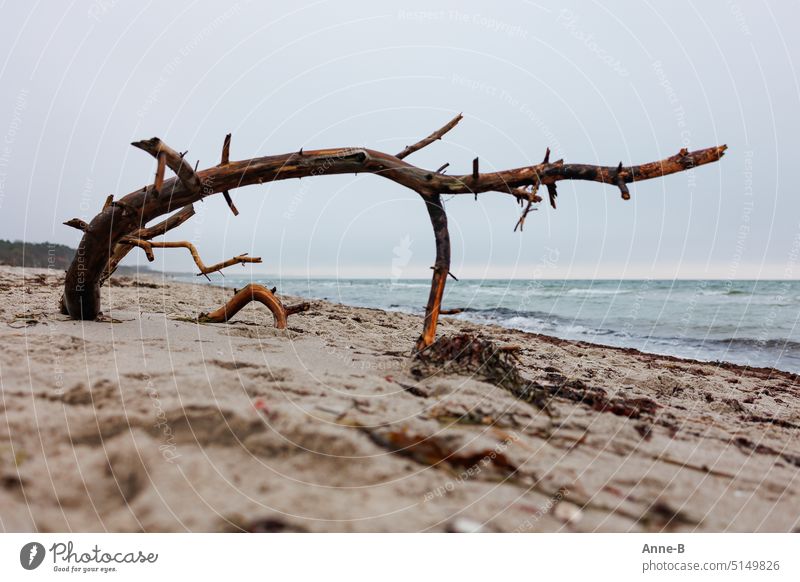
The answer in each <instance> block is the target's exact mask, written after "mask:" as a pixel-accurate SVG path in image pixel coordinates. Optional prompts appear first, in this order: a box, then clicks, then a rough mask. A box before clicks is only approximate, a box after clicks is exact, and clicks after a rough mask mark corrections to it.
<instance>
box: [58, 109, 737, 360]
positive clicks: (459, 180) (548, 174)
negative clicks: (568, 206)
mask: <svg viewBox="0 0 800 582" xmlns="http://www.w3.org/2000/svg"><path fill="white" fill-rule="evenodd" d="M460 119H461V116H460V115H459V116H456V117H455V118H454V119H453V120H451V121H450V122H449V123H447V124H446V125H445V126H443V127H442V128H441V129H439V130H437V131H435V132H434V133H432V134H431V135H430V136H428V137H427V138H425V139H423V140H421V141H419V142H417V143H416V144H413V145H411V146H408V147H407V148H405V149H404V150H403V151H402V152H400V153H399V154H397V155H391V154H386V153H383V152H379V151H375V150H371V149H367V148H334V149H322V150H308V151H304V150H302V149H301V150H300V151H298V152H294V153H288V154H282V155H273V156H265V157H260V158H253V159H249V160H242V161H230V159H229V155H230V140H229V139H227V138H226V140H225V143H224V144H223V153H222V162H221V163H220V164H219V165H217V166H214V167H211V168H207V169H205V170H201V171H197V172H196V171H195V170H193V169H192V167H191V166H190V165H189V163H188V162H187V161H186V160H185V159H184V156H183V155H182V154H179V153H178V152H176V151H174V150H172V149H171V148H169V147H168V146H166V145H165V144H164V143H163V142H162V141H161V140H160V139H158V138H152V139H149V140H145V141H141V142H136V143H134V145H135V146H136V147H138V148H140V149H142V150H144V151H146V152H148V153H149V154H151V155H153V156H154V157H156V159H159V156H160V155H162V154H163V159H164V164H165V165H166V166H167V167H169V168H170V169H171V170H172V171H173V172H175V174H176V176H177V177H176V178H170V179H168V180H164V181H163V184H161V191H162V192H168V193H169V196H164V195H161V196H156V195H155V188H154V187H144V188H140V189H139V190H136V191H134V192H132V193H131V194H128V195H127V196H124V197H123V198H121V199H120V200H118V201H113V198H110V199H109V201H108V203H107V204H106V206H105V207H104V208H103V210H102V211H101V212H100V213H99V214H98V215H97V216H95V218H94V219H93V220H92V221H91V223H90V224H89V225H88V227H87V228H86V230H85V232H84V235H83V238H82V239H81V243H80V245H79V249H78V252H77V253H76V256H75V259H74V260H73V262H72V264H71V265H70V268H69V270H68V272H67V277H66V282H65V289H64V305H65V308H66V310H67V311H68V313H69V315H70V316H71V317H73V318H75V319H94V318H95V317H96V316H97V314H98V313H99V312H100V285H101V284H102V282H103V281H104V280H105V277H106V276H107V273H109V272H110V271H113V267H115V266H116V264H117V263H118V262H119V260H121V257H124V255H125V254H126V253H127V252H128V251H129V250H130V248H132V246H131V242H132V241H146V240H147V239H146V238H145V237H142V236H137V234H140V233H141V230H142V229H143V228H144V225H146V224H147V223H148V222H150V221H151V220H154V219H156V218H158V217H159V216H162V215H164V214H167V213H169V212H172V211H174V210H175V209H178V208H181V207H184V209H185V208H188V207H190V206H191V205H192V204H193V203H194V202H197V201H198V200H201V199H203V198H204V197H206V196H209V195H211V194H214V193H226V192H229V191H230V190H233V189H235V188H238V187H242V186H248V185H251V184H262V183H265V182H272V181H277V180H287V179H293V178H303V177H308V176H321V175H334V174H360V173H372V174H375V175H377V176H380V177H382V178H386V179H388V180H392V181H393V182H396V183H398V184H400V185H402V186H405V187H407V188H410V189H411V190H413V191H414V192H416V193H418V194H419V195H420V196H421V197H422V199H423V201H424V202H425V204H426V207H427V209H428V214H429V216H430V219H431V225H432V226H433V231H434V239H435V242H436V261H435V264H434V267H433V278H432V282H431V293H430V296H429V300H428V305H427V307H426V310H425V324H424V328H423V332H422V335H421V336H420V339H419V341H418V342H417V347H418V348H420V349H424V348H425V347H426V346H428V345H430V344H431V342H432V341H433V338H434V336H435V333H436V323H437V320H438V316H439V312H440V309H441V300H442V295H443V293H444V286H445V282H446V280H447V276H448V273H449V272H450V241H449V233H448V230H447V216H446V213H445V209H444V205H443V202H442V196H443V195H458V194H474V195H476V196H477V195H478V194H479V193H482V192H501V193H503V194H508V195H511V196H513V197H515V199H516V200H517V201H519V202H520V203H522V204H523V207H524V210H523V213H522V216H521V218H520V220H519V221H518V227H519V228H521V227H522V226H523V224H524V222H525V217H526V216H527V215H528V214H529V212H530V211H531V210H532V209H533V208H532V206H533V204H536V203H538V202H540V201H541V198H540V197H539V196H538V194H537V193H536V192H537V190H538V188H539V187H540V186H542V185H544V186H545V187H546V188H547V191H548V194H549V198H550V204H551V205H552V206H553V207H555V206H556V196H557V192H556V189H555V188H556V183H557V182H560V181H562V180H584V181H591V182H599V183H602V184H608V185H611V186H615V187H616V188H618V189H619V190H620V192H621V194H622V197H623V198H625V199H627V198H629V197H630V192H629V190H628V184H631V183H633V182H640V181H643V180H649V179H651V178H658V177H661V176H666V175H668V174H674V173H676V172H682V171H685V170H691V169H694V168H696V167H698V166H702V165H704V164H709V163H712V162H716V161H717V160H719V159H720V158H721V157H722V156H723V154H724V153H725V149H726V146H724V145H722V146H717V147H712V148H707V149H702V150H697V151H694V152H689V151H687V150H685V149H682V150H681V151H680V152H678V154H676V155H674V156H671V157H669V158H666V159H664V160H661V161H657V162H650V163H647V164H642V165H637V166H624V165H622V164H618V165H616V166H596V165H590V164H566V163H564V162H563V160H558V161H556V162H550V152H549V150H548V151H547V153H546V155H545V158H544V160H543V161H542V163H540V164H536V165H532V166H524V167H520V168H514V169H510V170H502V171H498V172H485V173H481V172H480V168H479V161H478V158H475V160H474V161H473V167H472V172H471V173H469V174H463V175H455V174H453V175H448V174H444V173H442V170H443V169H444V167H442V168H440V169H439V171H431V170H426V169H423V168H419V167H417V166H413V165H411V164H409V163H407V162H405V161H404V160H403V158H405V157H407V156H408V155H410V154H411V153H413V152H415V151H418V150H420V149H421V148H423V147H425V146H427V145H429V144H431V143H433V142H434V141H436V140H438V139H441V137H442V136H443V135H444V134H445V133H447V132H448V131H450V130H451V129H452V128H453V127H455V125H456V124H457V123H458V122H459V121H460ZM229 197H230V196H228V198H229ZM230 205H231V210H234V208H235V207H233V206H232V202H230ZM181 212H183V211H181ZM178 214H180V213H178ZM168 220H169V219H168ZM167 226H169V225H167ZM152 228H156V227H152ZM136 246H141V245H136ZM151 246H155V245H151ZM238 258H241V257H238ZM235 259H237V257H235V258H234V259H232V260H234V262H239V261H236V260H235ZM215 266H216V265H215Z"/></svg>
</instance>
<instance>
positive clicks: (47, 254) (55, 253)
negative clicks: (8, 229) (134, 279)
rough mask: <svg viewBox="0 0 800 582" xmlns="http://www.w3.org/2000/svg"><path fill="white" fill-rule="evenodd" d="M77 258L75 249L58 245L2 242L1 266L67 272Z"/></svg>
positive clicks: (133, 268)
mask: <svg viewBox="0 0 800 582" xmlns="http://www.w3.org/2000/svg"><path fill="white" fill-rule="evenodd" d="M74 256H75V249H73V248H72V247H68V246H67V245H59V244H56V243H48V242H43V243H26V242H22V241H21V240H15V241H13V242H12V241H10V240H0V265H9V266H12V267H30V268H33V269H60V270H62V271H66V269H67V267H69V264H70V263H71V262H72V257H74ZM146 270H148V269H147V267H118V268H117V272H118V273H125V274H127V273H128V272H129V271H131V272H136V271H146Z"/></svg>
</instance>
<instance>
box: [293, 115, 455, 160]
mask: <svg viewBox="0 0 800 582" xmlns="http://www.w3.org/2000/svg"><path fill="white" fill-rule="evenodd" d="M463 118H464V116H463V115H461V114H460V113H459V114H458V115H456V116H455V117H454V118H453V119H451V120H450V121H448V122H447V123H446V124H445V125H443V126H442V127H441V128H439V129H437V130H436V131H434V132H433V133H432V134H430V135H429V136H428V137H426V138H425V139H421V140H420V141H418V142H417V143H415V144H413V145H410V146H406V148H405V149H404V150H403V151H402V152H400V153H399V154H397V155H396V156H395V157H396V158H397V159H399V160H402V159H403V158H405V157H407V156H410V155H411V154H413V153H414V152H416V151H418V150H421V149H422V148H424V147H425V146H427V145H430V144H432V143H433V142H435V141H437V140H440V139H442V136H443V135H444V134H446V133H447V132H448V131H450V130H451V129H453V128H454V127H455V126H456V125H458V122H459V121H461V120H462V119H463ZM300 151H301V152H302V151H303V150H300Z"/></svg>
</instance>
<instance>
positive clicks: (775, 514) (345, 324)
mask: <svg viewBox="0 0 800 582" xmlns="http://www.w3.org/2000/svg"><path fill="white" fill-rule="evenodd" d="M62 286H63V273H61V272H56V271H48V270H44V269H41V270H35V269H34V270H32V269H28V270H24V271H23V269H21V268H12V267H0V297H2V301H0V320H1V321H2V324H0V345H2V350H0V388H1V391H0V395H2V401H0V406H1V407H2V420H0V483H2V487H0V529H2V530H3V531H6V532H11V531H42V532H46V531H148V532H157V531H241V530H244V531H370V532H371V531H471V530H477V529H480V530H482V531H490V532H491V531H498V532H513V531H546V532H554V531H581V532H595V531H615V532H617V531H622V532H625V531H711V532H721V531H743V532H745V531H746V532H761V531H773V532H788V531H795V530H797V528H798V527H800V516H799V515H798V507H800V478H798V474H799V472H800V441H798V439H797V435H798V431H800V399H798V397H799V396H800V387H798V383H797V379H796V377H795V376H794V375H792V374H789V373H786V372H780V371H776V370H771V369H747V368H743V367H739V366H734V365H729V364H711V363H700V362H695V361H689V360H680V359H676V358H671V357H662V356H655V355H649V354H644V353H640V352H637V351H635V350H626V349H617V348H606V347H600V346H594V345H590V344H584V343H571V342H566V341H562V340H557V339H553V338H549V337H545V336H537V335H532V334H526V333H522V332H516V331H511V330H508V329H503V328H500V327H493V326H477V325H474V324H469V323H466V322H464V321H460V320H455V319H453V318H448V317H443V318H442V324H441V327H440V329H439V334H438V335H439V336H443V335H453V334H460V333H470V334H476V335H480V336H481V337H483V338H486V339H489V340H491V341H493V342H495V343H497V344H498V345H500V346H507V345H515V346H519V347H520V350H519V352H518V355H519V360H520V371H521V373H522V374H523V376H524V377H525V378H526V379H529V380H530V381H531V382H534V383H536V385H537V386H539V387H541V389H542V390H544V391H545V393H546V394H547V399H546V406H545V409H543V408H542V406H541V402H539V403H536V402H528V401H525V400H524V399H520V398H518V397H516V396H515V395H514V394H512V393H511V392H510V391H509V390H507V389H505V388H504V387H503V386H502V385H497V384H495V383H490V382H488V381H487V380H486V379H485V378H484V377H482V376H481V375H480V374H473V375H471V376H470V375H444V374H434V375H432V376H430V377H426V376H425V375H422V376H420V375H419V374H418V373H417V374H415V373H414V370H413V369H412V368H414V366H413V362H412V360H411V358H410V353H411V348H412V346H413V344H414V340H415V339H416V337H417V336H418V334H419V331H420V329H421V321H420V318H419V317H417V316H413V315H407V314H401V313H389V312H383V311H380V310H373V309H364V308H353V307H345V306H341V305H337V304H334V303H329V302H324V301H314V302H313V303H312V308H311V310H310V311H309V312H307V313H304V314H297V315H293V316H292V317H291V318H290V319H289V329H288V330H285V331H278V330H275V329H273V326H272V316H271V314H270V313H269V312H268V311H267V310H266V309H265V308H264V307H263V306H261V305H250V306H248V307H247V308H245V309H244V310H243V311H242V312H241V313H240V314H239V315H238V316H237V317H236V318H235V319H234V320H233V321H232V322H229V323H227V324H198V323H196V322H195V321H193V319H194V318H196V316H197V314H198V313H200V312H202V311H209V310H211V309H215V308H217V307H219V306H220V305H221V304H222V303H223V302H224V301H225V299H227V297H228V296H229V295H230V291H229V290H227V291H226V290H224V289H221V288H215V287H211V286H206V285H191V284H186V283H177V282H172V281H169V280H162V279H159V278H149V277H140V278H138V279H135V278H131V277H117V278H115V279H113V280H112V281H111V284H110V285H107V286H106V287H105V288H104V290H103V294H104V295H103V305H104V307H105V309H104V314H105V317H106V319H105V320H104V321H99V322H81V321H71V320H69V319H68V318H67V317H66V316H64V315H61V314H60V313H59V312H58V309H57V302H58V298H59V296H60V294H61V291H62Z"/></svg>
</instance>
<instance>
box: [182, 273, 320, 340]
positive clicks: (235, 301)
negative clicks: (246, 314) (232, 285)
mask: <svg viewBox="0 0 800 582" xmlns="http://www.w3.org/2000/svg"><path fill="white" fill-rule="evenodd" d="M251 301H258V302H260V303H263V304H264V305H266V306H267V309H269V310H270V311H271V312H272V316H273V318H274V319H275V327H276V328H278V329H286V319H287V318H288V317H289V316H290V315H293V314H295V313H301V312H303V311H308V310H309V309H310V307H311V305H310V304H308V303H298V304H297V305H291V306H288V307H287V306H285V305H284V304H283V302H282V301H281V300H280V299H278V297H277V296H276V295H275V293H274V292H273V291H272V290H270V289H267V288H266V287H264V286H263V285H256V284H255V283H251V284H249V285H247V286H246V287H245V288H244V289H239V290H238V291H236V292H235V293H234V295H233V297H231V298H230V300H228V302H227V303H226V304H225V305H223V306H222V307H220V308H219V309H217V310H215V311H212V312H211V313H201V314H200V316H199V317H198V318H197V319H198V321H200V322H202V323H223V322H225V321H228V320H229V319H231V318H232V317H233V316H234V315H236V314H237V313H238V312H239V311H240V310H241V309H242V308H243V307H244V306H245V305H247V304H248V303H250V302H251Z"/></svg>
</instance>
